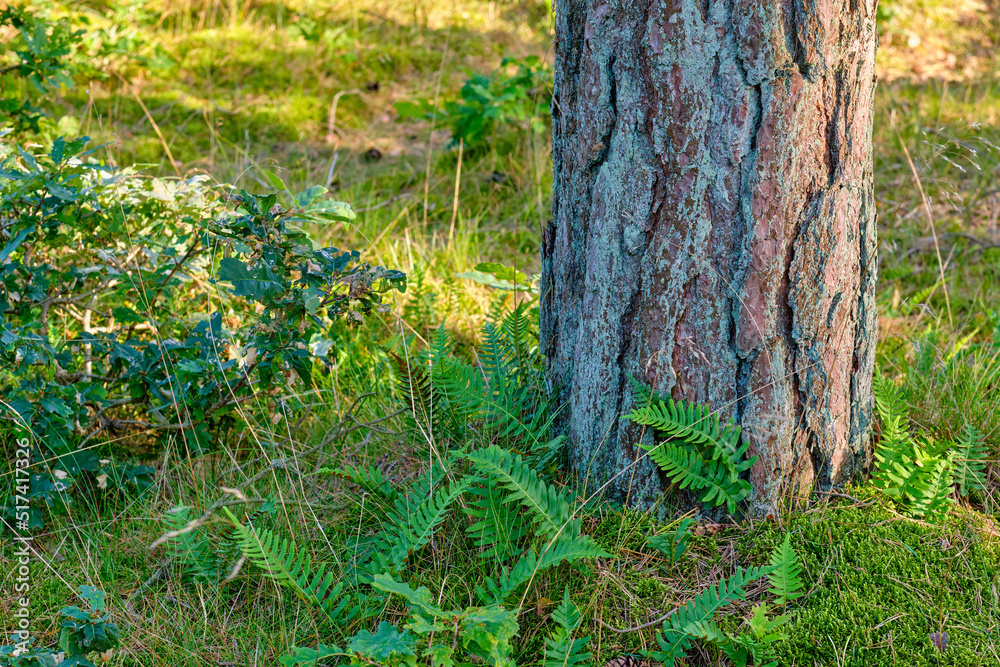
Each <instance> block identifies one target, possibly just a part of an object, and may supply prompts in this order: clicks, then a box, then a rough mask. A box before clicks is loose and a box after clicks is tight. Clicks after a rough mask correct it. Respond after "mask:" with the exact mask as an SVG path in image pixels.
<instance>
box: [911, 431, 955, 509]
mask: <svg viewBox="0 0 1000 667" xmlns="http://www.w3.org/2000/svg"><path fill="white" fill-rule="evenodd" d="M915 451H916V454H915V457H914V464H915V466H914V470H915V471H916V474H913V475H910V478H909V484H908V485H907V486H906V487H905V496H906V500H907V501H908V506H909V510H910V513H911V514H913V515H914V516H918V517H934V516H937V515H940V514H942V513H943V512H946V511H947V509H948V506H949V505H950V504H951V494H952V492H953V491H954V463H953V462H952V459H951V457H950V456H949V457H944V456H933V455H929V454H927V453H926V451H925V450H923V449H921V448H919V447H916V448H915Z"/></svg>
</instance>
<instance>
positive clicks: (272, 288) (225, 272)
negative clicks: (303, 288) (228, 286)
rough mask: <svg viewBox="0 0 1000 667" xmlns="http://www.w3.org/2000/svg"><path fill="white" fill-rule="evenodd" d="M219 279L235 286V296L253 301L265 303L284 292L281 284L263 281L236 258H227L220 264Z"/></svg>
mask: <svg viewBox="0 0 1000 667" xmlns="http://www.w3.org/2000/svg"><path fill="white" fill-rule="evenodd" d="M219 279H220V280H225V281H228V282H231V283H232V284H233V294H235V295H236V296H244V297H247V298H248V299H251V300H253V301H263V300H264V299H266V298H267V297H270V296H273V295H275V294H277V293H279V292H281V291H282V289H283V287H282V285H281V284H279V283H276V282H274V281H272V280H262V279H260V278H259V277H258V276H257V275H255V274H254V273H253V272H251V271H250V269H249V268H247V265H246V264H244V263H243V262H241V261H240V260H238V259H236V258H235V257H226V258H224V259H223V260H222V261H221V262H219Z"/></svg>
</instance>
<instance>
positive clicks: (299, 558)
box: [222, 507, 353, 623]
mask: <svg viewBox="0 0 1000 667" xmlns="http://www.w3.org/2000/svg"><path fill="white" fill-rule="evenodd" d="M222 511H223V512H225V514H226V517H227V518H228V519H229V522H230V523H231V524H232V525H233V528H234V529H235V531H236V534H237V536H238V537H239V539H240V541H241V546H242V550H243V555H244V556H246V559H247V560H248V561H250V562H251V563H253V564H254V565H256V566H257V567H259V568H260V569H262V570H264V572H266V573H267V576H268V577H270V578H271V579H272V580H273V581H275V582H276V583H278V584H280V585H282V586H285V587H287V588H290V589H291V590H292V591H294V592H295V594H296V595H298V596H299V597H300V598H301V599H302V600H304V601H305V602H307V603H309V604H311V605H314V606H316V607H319V609H320V610H321V611H322V612H323V613H324V615H325V616H326V617H327V618H328V619H329V620H330V621H331V622H332V623H337V622H342V621H343V620H344V619H345V618H347V617H349V616H351V615H353V614H345V609H346V607H347V603H348V602H349V596H348V595H346V594H345V593H344V583H343V582H342V581H341V582H338V581H337V580H336V578H335V577H334V574H333V572H332V571H328V570H326V568H325V567H323V566H319V568H317V569H314V568H313V566H312V560H311V559H310V557H309V554H308V553H306V552H305V551H299V550H297V549H296V547H295V545H294V544H293V543H291V542H289V541H288V540H287V539H281V538H280V537H278V536H277V535H275V534H274V533H272V532H271V531H269V530H264V529H256V530H252V529H250V528H248V527H247V526H244V525H243V524H242V523H240V522H239V520H237V518H236V517H235V516H234V515H233V513H232V512H230V511H229V508H227V507H224V508H222Z"/></svg>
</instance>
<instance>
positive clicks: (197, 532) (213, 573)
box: [163, 505, 219, 582]
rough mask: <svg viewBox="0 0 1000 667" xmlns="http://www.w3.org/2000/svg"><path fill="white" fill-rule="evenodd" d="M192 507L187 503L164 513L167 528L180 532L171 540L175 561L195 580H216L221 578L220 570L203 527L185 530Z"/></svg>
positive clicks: (189, 519)
mask: <svg viewBox="0 0 1000 667" xmlns="http://www.w3.org/2000/svg"><path fill="white" fill-rule="evenodd" d="M190 515H191V508H190V507H188V506H186V505H181V506H179V507H175V508H173V509H171V510H169V511H167V512H164V513H163V523H164V524H165V525H166V528H167V530H169V531H172V532H176V533H179V534H178V535H177V537H174V538H172V539H171V540H170V547H171V550H172V551H173V554H174V559H175V562H176V563H178V564H179V565H180V566H181V567H182V568H183V570H184V574H186V575H187V576H189V577H191V578H192V579H194V580H195V581H201V582H214V581H217V580H218V578H219V571H218V569H217V568H216V563H215V559H214V555H213V553H212V549H211V546H210V543H209V541H208V539H206V537H205V535H204V533H202V531H201V528H195V529H194V530H188V531H183V530H182V529H183V528H185V527H186V526H187V525H188V523H189V522H190V521H191V518H192V517H191V516H190Z"/></svg>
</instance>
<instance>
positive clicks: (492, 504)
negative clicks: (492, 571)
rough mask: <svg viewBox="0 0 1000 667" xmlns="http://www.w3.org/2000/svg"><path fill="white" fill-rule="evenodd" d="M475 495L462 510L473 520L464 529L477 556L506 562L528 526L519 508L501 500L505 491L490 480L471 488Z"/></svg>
mask: <svg viewBox="0 0 1000 667" xmlns="http://www.w3.org/2000/svg"><path fill="white" fill-rule="evenodd" d="M471 493H472V494H473V495H475V496H476V498H475V499H474V500H472V501H470V502H469V503H468V505H467V507H466V508H465V513H466V514H467V515H468V516H470V517H472V518H473V519H475V520H476V521H475V522H474V523H473V524H472V525H470V526H468V527H467V528H466V529H465V532H466V534H467V535H469V537H471V538H472V540H473V541H474V542H475V544H476V546H477V547H478V548H479V549H480V553H479V557H480V558H484V559H488V560H494V561H499V562H501V563H506V562H507V561H509V560H510V559H511V558H513V557H514V556H515V555H517V553H518V551H519V549H518V543H519V542H520V541H521V540H522V539H523V538H524V537H525V535H527V533H528V527H527V524H526V522H525V519H524V516H523V515H522V514H521V512H520V511H519V508H518V507H516V506H514V505H513V504H512V503H507V502H504V500H505V497H506V492H505V491H504V490H503V489H501V488H498V487H496V486H494V485H492V484H487V485H476V486H474V487H472V488H471Z"/></svg>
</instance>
